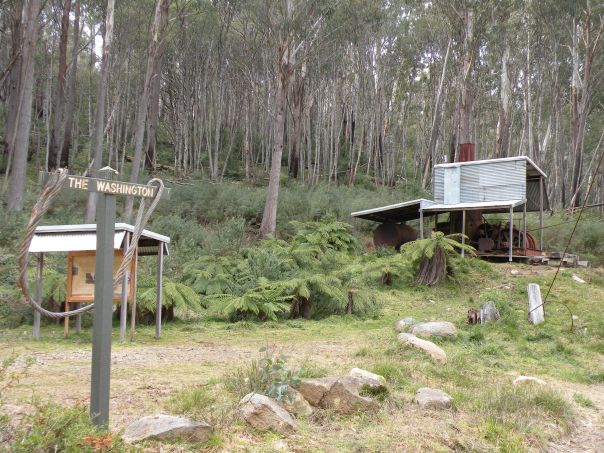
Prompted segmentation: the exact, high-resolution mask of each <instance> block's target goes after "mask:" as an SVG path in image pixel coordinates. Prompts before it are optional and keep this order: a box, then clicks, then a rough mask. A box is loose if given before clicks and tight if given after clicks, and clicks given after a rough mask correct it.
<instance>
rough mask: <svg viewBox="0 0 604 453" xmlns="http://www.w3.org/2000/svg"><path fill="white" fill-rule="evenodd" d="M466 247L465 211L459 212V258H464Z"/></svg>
mask: <svg viewBox="0 0 604 453" xmlns="http://www.w3.org/2000/svg"><path fill="white" fill-rule="evenodd" d="M465 245H466V210H465V209H464V210H463V211H461V257H462V258H464V257H465V256H466V252H465V250H464V249H465Z"/></svg>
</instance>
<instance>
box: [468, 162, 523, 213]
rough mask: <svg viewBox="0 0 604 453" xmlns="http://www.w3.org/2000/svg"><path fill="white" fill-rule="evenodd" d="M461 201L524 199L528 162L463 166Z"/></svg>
mask: <svg viewBox="0 0 604 453" xmlns="http://www.w3.org/2000/svg"><path fill="white" fill-rule="evenodd" d="M460 184H461V202H462V203H473V202H481V201H499V200H501V201H504V200H524V199H525V196H526V163H525V162H524V161H523V160H513V161H503V162H489V163H488V164H477V165H463V166H461V179H460Z"/></svg>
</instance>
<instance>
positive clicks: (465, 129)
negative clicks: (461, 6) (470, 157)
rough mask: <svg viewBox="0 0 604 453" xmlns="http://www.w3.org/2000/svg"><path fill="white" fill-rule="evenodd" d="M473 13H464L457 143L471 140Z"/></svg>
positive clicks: (469, 11)
mask: <svg viewBox="0 0 604 453" xmlns="http://www.w3.org/2000/svg"><path fill="white" fill-rule="evenodd" d="M473 20H474V13H473V11H472V10H470V9H468V10H466V13H465V34H464V35H465V36H464V55H463V64H462V74H461V102H460V106H459V143H470V142H472V128H471V126H470V122H471V118H472V82H471V80H472V67H473V65H474V52H473V40H474V36H473V33H474V23H473Z"/></svg>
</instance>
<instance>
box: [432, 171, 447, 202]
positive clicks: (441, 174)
mask: <svg viewBox="0 0 604 453" xmlns="http://www.w3.org/2000/svg"><path fill="white" fill-rule="evenodd" d="M432 193H433V194H434V201H435V202H437V203H444V202H445V169H444V168H442V167H434V187H433V190H432Z"/></svg>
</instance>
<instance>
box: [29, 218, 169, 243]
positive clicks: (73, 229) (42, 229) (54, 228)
mask: <svg viewBox="0 0 604 453" xmlns="http://www.w3.org/2000/svg"><path fill="white" fill-rule="evenodd" d="M89 231H94V232H96V223H83V224H78V225H49V226H39V227H37V228H36V233H77V232H89ZM115 231H129V232H130V233H134V226H133V225H130V224H128V223H116V224H115ZM145 237H148V238H151V239H156V240H158V241H161V242H165V243H167V244H169V243H170V238H169V237H168V236H164V235H163V234H159V233H155V232H153V231H150V230H143V234H142V236H141V238H145Z"/></svg>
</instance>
